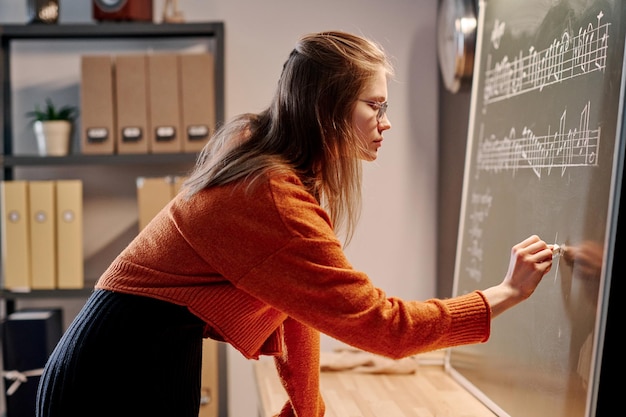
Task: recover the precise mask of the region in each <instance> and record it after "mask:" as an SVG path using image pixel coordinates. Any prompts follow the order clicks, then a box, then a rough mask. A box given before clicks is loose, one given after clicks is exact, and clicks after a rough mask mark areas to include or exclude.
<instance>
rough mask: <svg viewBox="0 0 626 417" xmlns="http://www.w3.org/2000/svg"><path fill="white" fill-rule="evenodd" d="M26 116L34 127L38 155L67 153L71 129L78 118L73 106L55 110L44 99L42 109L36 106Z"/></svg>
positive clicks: (48, 100)
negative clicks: (44, 102)
mask: <svg viewBox="0 0 626 417" xmlns="http://www.w3.org/2000/svg"><path fill="white" fill-rule="evenodd" d="M26 116H27V117H29V118H30V119H31V123H32V124H33V127H34V130H35V136H36V137H37V148H38V149H39V155H41V156H63V155H67V154H68V153H69V150H70V137H71V133H72V127H73V124H74V121H75V120H76V117H77V116H78V109H77V108H76V107H75V106H69V105H66V106H62V107H60V108H57V107H55V105H54V103H53V102H52V100H51V99H50V98H46V106H45V107H44V108H43V109H41V108H40V107H39V105H38V104H36V105H35V110H33V111H29V112H27V113H26Z"/></svg>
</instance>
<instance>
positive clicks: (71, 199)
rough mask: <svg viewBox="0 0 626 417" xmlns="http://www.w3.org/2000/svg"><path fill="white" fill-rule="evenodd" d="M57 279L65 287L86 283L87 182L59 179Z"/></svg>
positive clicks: (60, 285) (57, 196)
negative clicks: (84, 237)
mask: <svg viewBox="0 0 626 417" xmlns="http://www.w3.org/2000/svg"><path fill="white" fill-rule="evenodd" d="M56 203H57V205H56V218H57V222H56V224H57V280H58V287H59V288H61V289H72V288H74V289H77V288H83V287H84V286H85V278H84V260H83V183H82V181H81V180H57V181H56Z"/></svg>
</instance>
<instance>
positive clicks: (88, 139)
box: [80, 55, 116, 154]
mask: <svg viewBox="0 0 626 417" xmlns="http://www.w3.org/2000/svg"><path fill="white" fill-rule="evenodd" d="M113 87H114V86H113V58H112V57H111V56H109V55H83V56H81V84H80V88H81V92H80V93H81V94H80V97H81V135H80V136H81V152H82V153H83V154H112V153H114V152H115V142H116V138H115V134H116V130H115V112H114V103H115V102H114V96H113Z"/></svg>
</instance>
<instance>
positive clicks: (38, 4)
mask: <svg viewBox="0 0 626 417" xmlns="http://www.w3.org/2000/svg"><path fill="white" fill-rule="evenodd" d="M27 14H28V22H29V23H57V21H58V20H59V0H28V2H27Z"/></svg>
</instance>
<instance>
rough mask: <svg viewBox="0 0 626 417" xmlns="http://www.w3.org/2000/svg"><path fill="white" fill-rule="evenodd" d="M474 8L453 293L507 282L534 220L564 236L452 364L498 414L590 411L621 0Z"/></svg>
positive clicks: (600, 318) (540, 228)
mask: <svg viewBox="0 0 626 417" xmlns="http://www.w3.org/2000/svg"><path fill="white" fill-rule="evenodd" d="M478 12H479V18H478V40H477V50H476V61H475V67H474V75H473V81H472V102H471V111H470V113H471V114H470V123H469V137H468V144H467V154H466V163H465V171H464V184H463V196H462V206H461V216H460V223H459V235H458V243H457V254H456V263H455V282H454V293H455V294H464V293H467V292H469V291H472V290H474V289H477V288H486V287H488V286H491V285H495V284H497V283H499V282H500V281H501V280H502V278H503V277H504V274H505V273H506V270H507V267H508V259H509V254H510V249H511V247H512V246H513V245H514V244H515V243H517V242H519V241H521V240H523V239H524V238H526V237H527V236H529V235H530V234H538V235H539V236H540V237H541V238H543V239H544V240H546V241H547V242H548V243H557V244H560V245H564V246H565V247H566V248H567V249H566V253H565V254H562V255H560V256H557V257H556V258H555V262H554V266H553V268H552V270H551V271H550V272H549V273H548V274H547V275H546V276H545V278H544V280H543V281H542V282H541V284H540V286H539V287H538V289H537V291H536V292H535V294H533V296H532V297H531V298H530V299H529V300H527V301H525V302H524V303H522V304H520V305H518V306H516V307H515V308H514V309H512V310H509V311H507V312H505V313H504V314H503V315H502V316H499V317H497V318H496V319H495V320H494V321H493V325H492V334H491V337H490V340H489V341H488V342H487V343H485V344H480V345H472V346H464V347H459V348H454V349H451V350H450V351H449V352H448V355H447V359H446V367H447V369H449V370H450V372H451V373H452V374H453V375H454V376H455V377H456V378H457V379H458V380H459V381H461V382H462V383H463V384H466V385H467V387H468V389H470V390H471V391H473V392H474V393H476V395H477V396H479V398H481V399H482V400H484V401H485V402H486V403H487V405H489V406H490V407H491V408H492V409H493V410H494V412H495V413H496V414H498V415H504V416H506V415H510V416H524V417H525V416H532V417H544V416H545V417H578V416H594V415H595V410H596V405H597V404H596V403H597V387H598V380H599V369H600V365H601V360H602V351H603V341H604V334H605V330H606V328H605V327H606V326H605V324H606V317H607V306H606V302H607V300H608V294H609V291H610V283H611V275H612V265H613V264H612V258H613V252H614V247H615V239H616V222H617V214H618V211H619V210H618V209H617V207H618V204H619V203H618V202H619V195H620V191H621V173H622V165H623V159H624V155H623V153H624V151H623V146H624V145H623V143H622V141H623V138H622V117H623V115H622V112H623V109H622V105H623V94H624V92H623V90H624V74H623V67H624V38H625V26H626V2H625V1H623V0H561V1H545V0H524V1H511V0H488V1H482V2H480V3H479V6H478ZM607 265H608V267H607Z"/></svg>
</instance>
